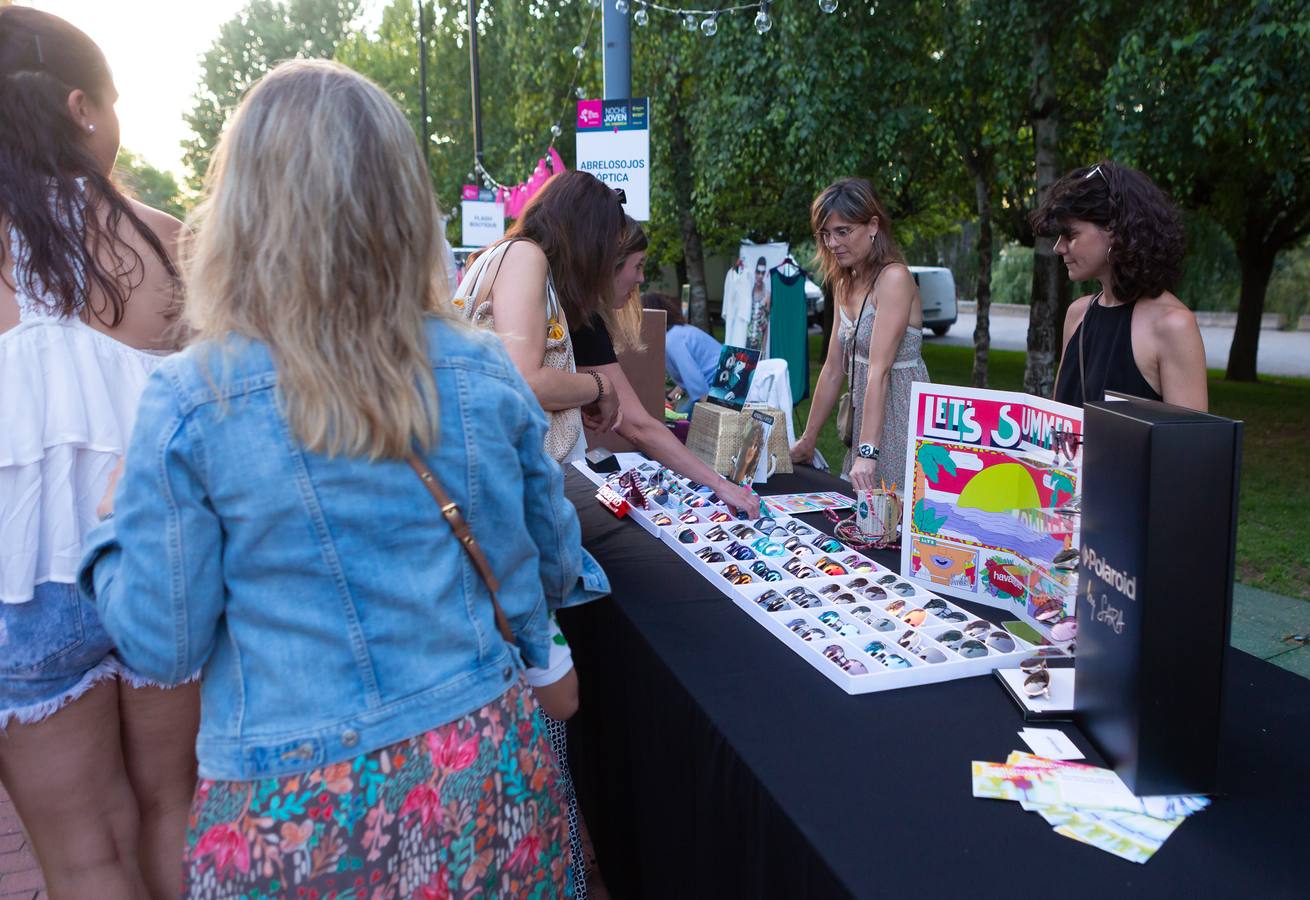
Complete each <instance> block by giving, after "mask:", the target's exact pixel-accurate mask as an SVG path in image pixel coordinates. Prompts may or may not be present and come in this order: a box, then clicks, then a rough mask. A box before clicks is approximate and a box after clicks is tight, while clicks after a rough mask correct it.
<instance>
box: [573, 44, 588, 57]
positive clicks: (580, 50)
mask: <svg viewBox="0 0 1310 900" xmlns="http://www.w3.org/2000/svg"><path fill="white" fill-rule="evenodd" d="M586 55H587V49H586V48H585V47H583V46H582V45H581V44H578V46H576V47H574V48H573V56H574V58H575V59H582V57H584V56H586Z"/></svg>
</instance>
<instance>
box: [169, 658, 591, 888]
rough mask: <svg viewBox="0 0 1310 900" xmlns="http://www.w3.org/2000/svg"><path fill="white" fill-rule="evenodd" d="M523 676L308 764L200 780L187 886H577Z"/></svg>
mask: <svg viewBox="0 0 1310 900" xmlns="http://www.w3.org/2000/svg"><path fill="white" fill-rule="evenodd" d="M535 713H536V702H535V701H534V700H533V699H532V695H531V691H530V689H529V688H528V687H527V686H526V684H524V683H522V682H520V683H519V684H518V685H516V686H515V687H513V688H511V689H510V690H509V691H507V692H506V693H505V694H504V695H503V696H502V697H500V698H499V699H497V700H494V701H492V702H491V703H489V704H487V705H486V706H484V707H482V708H481V709H479V710H476V711H474V712H472V713H469V714H468V715H466V716H464V717H463V718H462V719H459V720H457V721H454V722H449V723H447V724H445V725H442V726H441V727H439V728H436V729H433V730H432V731H428V732H425V733H423V734H420V735H416V736H415V737H412V738H410V739H409V740H406V741H401V742H400V743H397V744H392V745H391V746H389V747H383V748H382V749H379V750H374V751H372V752H371V753H364V754H361V755H360V756H356V757H355V758H354V759H351V760H347V761H345V762H340V763H334V764H332V765H328V766H323V767H321V768H318V769H314V770H313V771H311V772H306V773H302V774H300V775H289V776H283V777H281V778H268V779H263V780H260V781H211V780H209V779H201V781H200V784H199V785H198V787H197V788H196V796H195V799H194V800H193V801H192V804H191V820H190V825H189V828H188V829H187V842H186V852H185V860H184V868H185V878H186V889H185V892H184V896H185V897H189V898H205V900H208V898H220V897H221V898H247V900H255V898H273V897H294V898H300V897H305V898H320V900H329V898H338V900H382V898H388V900H389V898H393V897H394V898H422V900H428V898H437V897H443V898H444V897H471V896H478V897H541V898H545V897H571V896H572V894H573V889H572V879H571V875H570V867H569V849H568V848H569V830H568V818H567V810H568V807H567V802H566V801H565V799H564V796H563V792H562V790H561V788H560V779H559V774H558V770H557V768H556V766H555V761H554V757H553V756H552V755H551V750H550V744H549V738H548V736H547V732H546V726H545V724H544V723H543V721H542V719H541V718H539V717H538V716H537V715H536V714H535Z"/></svg>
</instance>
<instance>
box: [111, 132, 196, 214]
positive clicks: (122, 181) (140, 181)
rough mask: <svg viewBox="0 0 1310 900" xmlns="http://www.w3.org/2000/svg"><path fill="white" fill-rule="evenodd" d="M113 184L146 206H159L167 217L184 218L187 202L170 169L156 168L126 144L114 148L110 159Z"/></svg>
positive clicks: (157, 207)
mask: <svg viewBox="0 0 1310 900" xmlns="http://www.w3.org/2000/svg"><path fill="white" fill-rule="evenodd" d="M113 178H114V183H115V184H117V185H118V187H119V189H120V190H122V191H123V192H124V193H125V194H127V195H128V196H129V197H135V198H136V199H137V200H140V201H141V202H142V203H144V204H145V205H146V206H153V207H154V208H155V209H161V210H163V211H164V212H166V213H168V214H169V215H170V216H176V217H177V218H179V219H183V218H186V214H187V204H186V203H185V201H184V198H183V197H182V193H181V191H180V190H179V189H178V186H177V179H176V178H174V177H173V174H172V173H171V172H164V171H162V170H160V169H156V168H155V167H154V166H152V165H150V163H148V162H146V161H145V160H144V159H142V158H141V157H140V156H137V155H136V154H135V153H133V152H132V151H131V150H128V149H127V148H126V147H123V148H121V149H120V150H119V151H118V159H117V160H115V162H114V175H113Z"/></svg>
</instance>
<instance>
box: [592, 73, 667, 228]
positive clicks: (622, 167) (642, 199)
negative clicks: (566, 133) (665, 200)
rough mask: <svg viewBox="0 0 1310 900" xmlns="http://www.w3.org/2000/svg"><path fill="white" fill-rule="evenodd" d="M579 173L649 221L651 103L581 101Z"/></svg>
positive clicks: (641, 100) (639, 99) (637, 100)
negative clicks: (618, 194) (600, 183)
mask: <svg viewBox="0 0 1310 900" xmlns="http://www.w3.org/2000/svg"><path fill="white" fill-rule="evenodd" d="M577 138H578V169H580V170H581V171H583V172H590V173H591V174H592V175H595V176H596V177H597V178H599V179H600V180H601V181H603V182H605V183H606V184H608V185H609V186H610V187H612V188H614V189H616V190H622V191H623V193H624V194H625V195H626V196H627V201H626V202H625V204H624V209H626V210H627V212H628V215H630V216H632V217H633V218H634V219H637V220H638V221H640V222H645V221H647V220H648V219H650V102H649V100H648V98H646V97H634V98H632V99H629V100H579V101H578V130H577Z"/></svg>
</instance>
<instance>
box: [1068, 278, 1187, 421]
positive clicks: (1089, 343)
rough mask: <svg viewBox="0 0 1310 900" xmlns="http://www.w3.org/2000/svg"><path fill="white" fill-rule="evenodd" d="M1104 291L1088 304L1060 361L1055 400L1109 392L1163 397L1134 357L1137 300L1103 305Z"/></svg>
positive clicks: (1074, 401)
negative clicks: (1143, 373)
mask: <svg viewBox="0 0 1310 900" xmlns="http://www.w3.org/2000/svg"><path fill="white" fill-rule="evenodd" d="M1100 302H1101V294H1099V293H1098V294H1097V295H1096V296H1095V297H1093V298H1092V300H1091V302H1090V303H1089V304H1088V305H1087V312H1085V313H1084V314H1083V320H1082V321H1081V322H1079V323H1078V328H1077V330H1076V331H1074V334H1073V337H1072V338H1071V339H1070V340H1069V346H1068V347H1067V348H1065V351H1064V361H1063V362H1062V363H1061V364H1060V376H1059V378H1058V379H1057V380H1056V382H1055V399H1056V400H1058V401H1059V402H1060V403H1068V404H1069V405H1070V406H1082V405H1083V403H1085V402H1086V401H1088V400H1100V399H1102V398H1103V397H1104V396H1105V392H1106V391H1118V392H1119V393H1121V394H1132V395H1133V396H1134V397H1146V398H1147V399H1149V400H1160V399H1163V398H1162V397H1161V396H1160V394H1159V392H1158V391H1156V389H1155V388H1153V387H1151V383H1150V382H1149V381H1147V380H1146V378H1145V377H1144V376H1143V375H1142V371H1141V369H1139V368H1137V360H1135V359H1134V358H1133V311H1134V310H1135V309H1136V308H1137V304H1136V303H1121V304H1119V305H1118V306H1101V305H1100Z"/></svg>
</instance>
